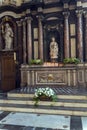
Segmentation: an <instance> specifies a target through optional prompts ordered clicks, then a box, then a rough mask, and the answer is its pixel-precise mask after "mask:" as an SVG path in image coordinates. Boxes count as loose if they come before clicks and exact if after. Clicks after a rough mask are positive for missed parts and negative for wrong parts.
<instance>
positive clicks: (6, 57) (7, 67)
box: [0, 52, 15, 91]
mask: <svg viewBox="0 0 87 130" xmlns="http://www.w3.org/2000/svg"><path fill="white" fill-rule="evenodd" d="M0 59H1V89H2V90H3V91H9V90H12V89H14V88H15V63H14V52H8V53H6V52H4V53H1V55H0Z"/></svg>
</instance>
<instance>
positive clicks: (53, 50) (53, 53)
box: [50, 37, 59, 61]
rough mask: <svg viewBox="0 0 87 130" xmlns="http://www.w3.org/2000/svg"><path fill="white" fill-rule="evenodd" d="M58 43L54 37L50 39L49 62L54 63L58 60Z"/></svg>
mask: <svg viewBox="0 0 87 130" xmlns="http://www.w3.org/2000/svg"><path fill="white" fill-rule="evenodd" d="M58 50H59V48H58V43H57V42H56V41H55V37H52V41H51V43H50V59H51V61H56V60H57V59H58Z"/></svg>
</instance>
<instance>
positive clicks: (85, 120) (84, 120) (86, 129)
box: [81, 117, 87, 130]
mask: <svg viewBox="0 0 87 130" xmlns="http://www.w3.org/2000/svg"><path fill="white" fill-rule="evenodd" d="M81 119H82V128H83V129H82V130H87V117H81Z"/></svg>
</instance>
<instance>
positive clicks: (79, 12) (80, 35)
mask: <svg viewBox="0 0 87 130" xmlns="http://www.w3.org/2000/svg"><path fill="white" fill-rule="evenodd" d="M76 14H77V28H76V29H77V54H78V58H79V59H80V60H81V62H83V30H82V10H77V11H76Z"/></svg>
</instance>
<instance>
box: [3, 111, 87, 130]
mask: <svg viewBox="0 0 87 130" xmlns="http://www.w3.org/2000/svg"><path fill="white" fill-rule="evenodd" d="M0 130H87V117H76V116H60V115H46V114H30V113H17V112H16V113H14V112H3V111H1V112H0Z"/></svg>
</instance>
